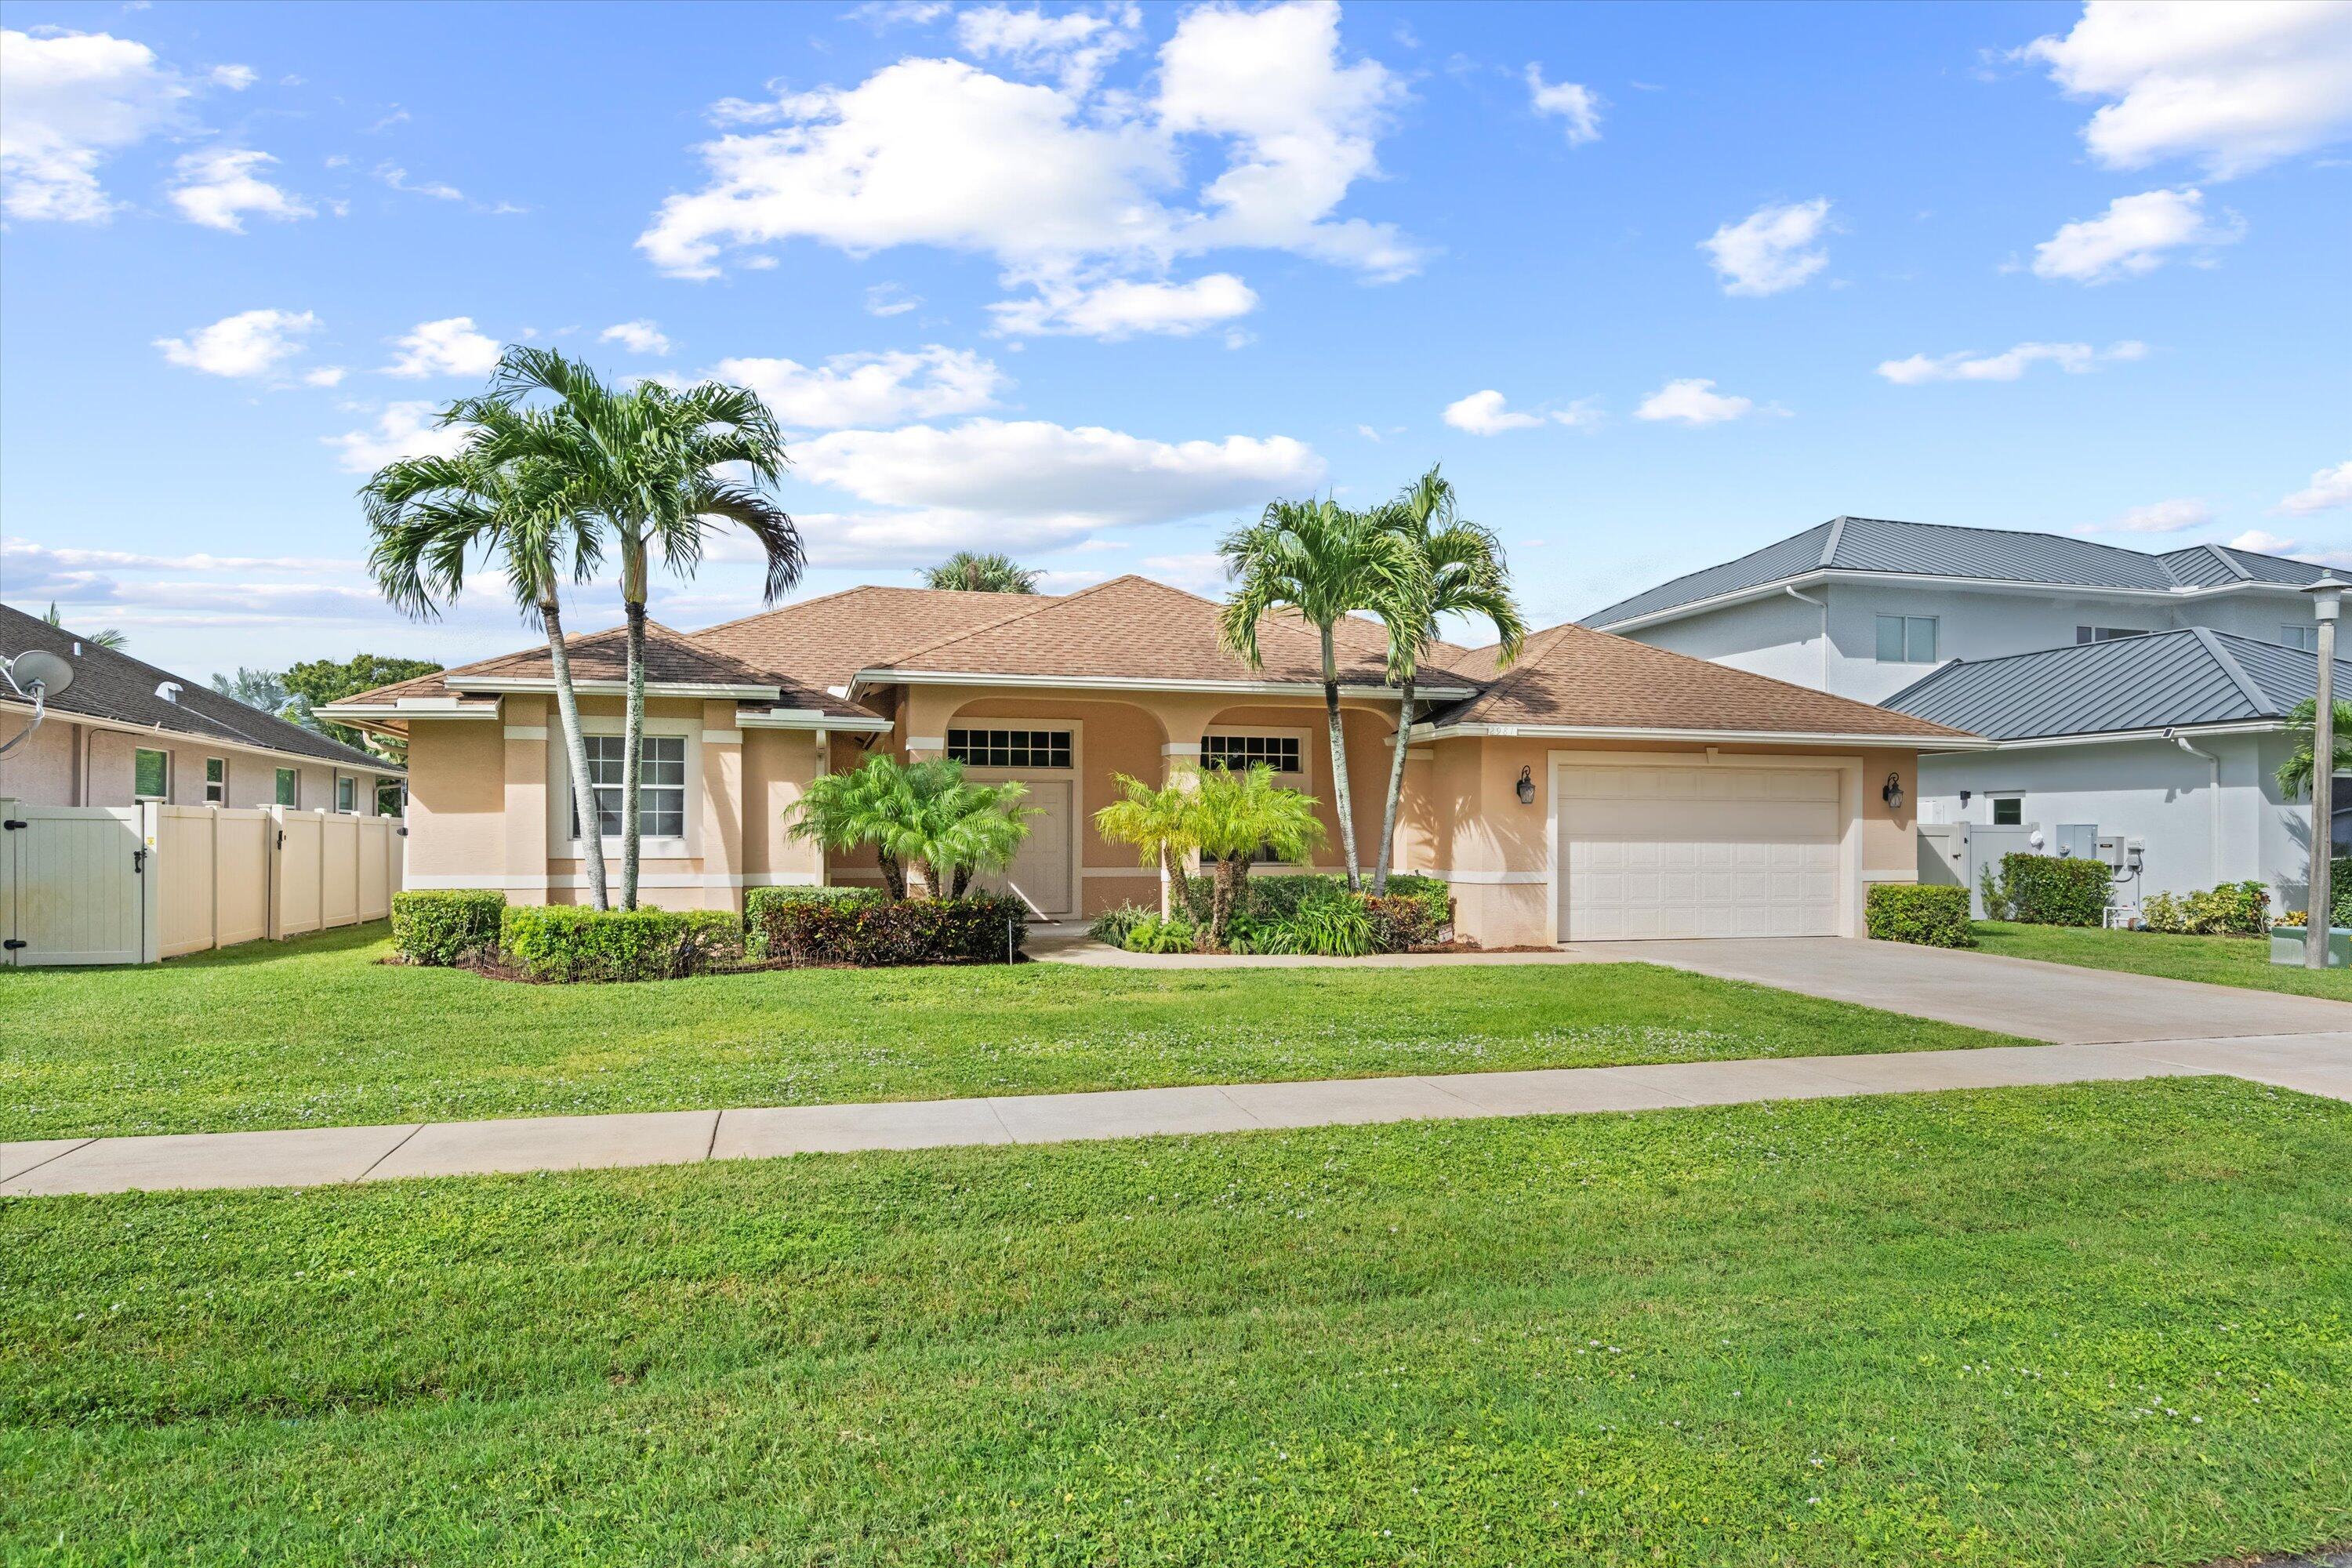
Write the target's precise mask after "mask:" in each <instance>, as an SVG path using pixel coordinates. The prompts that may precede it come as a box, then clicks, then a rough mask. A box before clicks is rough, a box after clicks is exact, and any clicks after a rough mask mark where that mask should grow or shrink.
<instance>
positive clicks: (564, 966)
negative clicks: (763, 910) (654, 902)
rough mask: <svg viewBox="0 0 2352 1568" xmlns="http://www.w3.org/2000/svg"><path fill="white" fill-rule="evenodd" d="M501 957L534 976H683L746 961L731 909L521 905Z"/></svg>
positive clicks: (505, 924)
mask: <svg viewBox="0 0 2352 1568" xmlns="http://www.w3.org/2000/svg"><path fill="white" fill-rule="evenodd" d="M499 957H500V959H501V960H502V961H503V962H504V963H505V964H506V966H507V967H509V968H510V969H512V970H513V971H514V972H515V973H518V974H520V975H521V976H522V977H523V978H525V979H529V980H553V981H583V980H594V981H613V980H677V979H682V978H684V977H685V976H687V975H689V974H708V973H711V972H712V971H713V970H716V969H721V968H725V967H728V966H730V965H733V964H736V963H740V962H741V961H742V958H743V924H742V921H740V919H739V918H738V917H737V916H736V914H735V912H734V911H733V910H652V909H644V910H592V909H585V908H581V907H577V906H572V905H563V904H547V905H532V904H517V905H514V906H513V907H511V908H509V910H507V911H506V914H505V917H504V918H503V919H502V920H501V921H500V922H499Z"/></svg>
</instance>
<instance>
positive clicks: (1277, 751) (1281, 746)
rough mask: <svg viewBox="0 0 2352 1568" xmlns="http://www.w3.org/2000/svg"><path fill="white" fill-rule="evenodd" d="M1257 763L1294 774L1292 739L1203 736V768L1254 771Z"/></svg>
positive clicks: (1295, 758) (1295, 741)
mask: <svg viewBox="0 0 2352 1568" xmlns="http://www.w3.org/2000/svg"><path fill="white" fill-rule="evenodd" d="M1260 763H1264V764H1265V766H1267V767H1269V768H1272V769H1273V770H1274V771H1275V772H1276V773H1297V772H1298V737H1297V736H1296V735H1203V736H1202V737H1201V765H1202V767H1204V768H1254V767H1256V766H1258V765H1259V764H1260Z"/></svg>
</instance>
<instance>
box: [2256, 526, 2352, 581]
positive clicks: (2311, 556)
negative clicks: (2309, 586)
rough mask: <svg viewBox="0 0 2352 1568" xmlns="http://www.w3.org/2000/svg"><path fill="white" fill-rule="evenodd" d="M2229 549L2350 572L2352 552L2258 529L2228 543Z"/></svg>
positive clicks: (2351, 569)
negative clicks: (2248, 551)
mask: <svg viewBox="0 0 2352 1568" xmlns="http://www.w3.org/2000/svg"><path fill="white" fill-rule="evenodd" d="M2230 548H2231V549H2232V550H2251V551H2252V552H2254V553H2255V554H2257V555H2282V556H2284V557H2286V558H2287V559H2289V560H2293V561H2308V562H2311V563H2313V564H2315V565H2318V566H2333V567H2336V568H2337V569H2338V570H2345V571H2352V550H2338V549H2333V548H2330V547H2329V546H2327V545H2325V544H2314V543H2312V542H2310V541H2308V540H2304V539H2282V538H2280V537H2279V536H2278V535H2277V534H2275V533H2265V532H2264V531H2263V530H2261V529H2259V528H2250V529H2248V530H2246V531H2245V532H2243V533H2242V534H2240V535H2238V537H2237V538H2235V539H2233V540H2231V541H2230Z"/></svg>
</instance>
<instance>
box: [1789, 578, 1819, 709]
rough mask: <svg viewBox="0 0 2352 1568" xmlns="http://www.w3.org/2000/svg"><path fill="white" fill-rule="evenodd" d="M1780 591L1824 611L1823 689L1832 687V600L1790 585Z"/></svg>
mask: <svg viewBox="0 0 2352 1568" xmlns="http://www.w3.org/2000/svg"><path fill="white" fill-rule="evenodd" d="M1780 591H1781V592H1782V593H1784V594H1786V595H1789V597H1790V598H1791V599H1797V600H1801V601H1802V602H1803V603H1805V604H1808V605H1812V606H1813V608H1815V609H1817V610H1819V611H1821V613H1822V690H1823V691H1827V690H1828V689H1830V602H1829V601H1828V600H1827V599H1816V598H1814V597H1813V596H1812V595H1811V594H1800V593H1799V592H1797V590H1796V589H1794V588H1790V587H1786V586H1784V587H1782V588H1781V590H1780Z"/></svg>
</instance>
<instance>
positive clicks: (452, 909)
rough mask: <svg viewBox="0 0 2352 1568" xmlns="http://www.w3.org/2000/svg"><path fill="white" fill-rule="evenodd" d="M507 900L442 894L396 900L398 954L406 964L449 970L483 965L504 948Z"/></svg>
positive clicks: (462, 892) (425, 892)
mask: <svg viewBox="0 0 2352 1568" xmlns="http://www.w3.org/2000/svg"><path fill="white" fill-rule="evenodd" d="M506 907H507V896H506V895H505V894H504V893H499V892H482V891H477V890H469V889H455V888H436V889H419V890H418V891H415V892H409V893H394V895H393V896H392V950H393V952H396V953H398V954H399V955H400V959H401V962H403V963H424V964H431V965H433V966H435V967H436V968H445V969H446V968H447V967H449V966H450V965H452V964H457V963H467V962H470V961H475V960H478V959H480V958H481V957H483V956H484V955H486V954H488V953H489V952H493V951H494V950H496V948H497V947H498V945H499V917H500V916H501V915H503V914H504V913H505V912H506Z"/></svg>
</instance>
